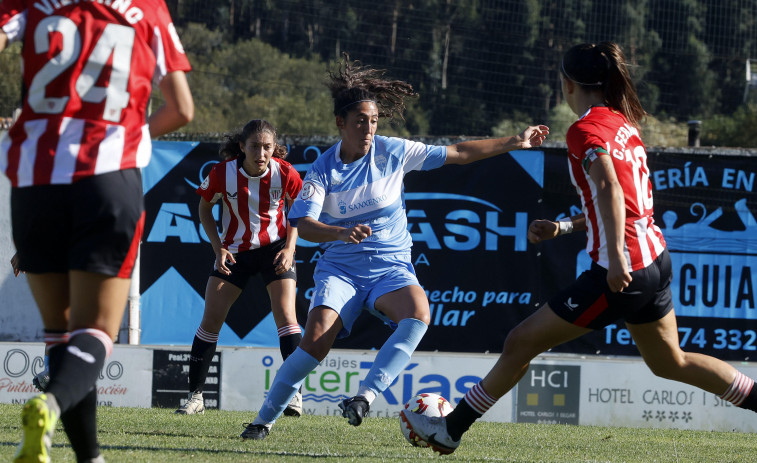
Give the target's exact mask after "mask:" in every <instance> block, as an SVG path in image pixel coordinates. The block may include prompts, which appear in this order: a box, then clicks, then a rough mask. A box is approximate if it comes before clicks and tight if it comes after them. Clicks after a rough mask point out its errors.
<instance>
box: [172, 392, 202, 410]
mask: <svg viewBox="0 0 757 463" xmlns="http://www.w3.org/2000/svg"><path fill="white" fill-rule="evenodd" d="M174 413H176V414H178V415H202V414H203V413H205V400H203V398H202V392H191V393H190V394H189V398H187V401H186V402H185V403H184V405H182V406H181V407H180V408H179V409H178V410H176V411H175V412H174Z"/></svg>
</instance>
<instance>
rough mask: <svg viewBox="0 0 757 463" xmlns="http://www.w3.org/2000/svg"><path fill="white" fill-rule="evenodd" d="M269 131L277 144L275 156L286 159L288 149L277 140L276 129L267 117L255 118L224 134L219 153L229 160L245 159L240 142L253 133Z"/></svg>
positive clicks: (274, 150) (242, 142) (274, 151)
mask: <svg viewBox="0 0 757 463" xmlns="http://www.w3.org/2000/svg"><path fill="white" fill-rule="evenodd" d="M263 132H268V133H270V134H271V135H272V136H273V142H274V143H275V144H276V146H275V147H274V149H273V157H276V158H280V159H284V158H285V157H287V154H288V153H287V149H286V147H285V146H281V145H279V144H278V143H277V142H276V129H275V128H274V127H273V124H271V123H270V122H268V121H266V120H265V119H253V120H251V121H250V122H248V123H247V124H245V126H244V127H242V128H241V129H239V130H237V131H235V132H232V133H227V134H225V135H224V136H223V141H222V142H221V147H220V148H219V149H218V154H219V155H220V156H221V158H222V159H223V160H229V159H233V158H240V159H242V160H244V151H242V149H241V148H240V147H239V144H240V143H241V144H243V145H244V143H245V142H246V141H247V139H249V138H250V137H251V136H252V135H255V134H258V133H263Z"/></svg>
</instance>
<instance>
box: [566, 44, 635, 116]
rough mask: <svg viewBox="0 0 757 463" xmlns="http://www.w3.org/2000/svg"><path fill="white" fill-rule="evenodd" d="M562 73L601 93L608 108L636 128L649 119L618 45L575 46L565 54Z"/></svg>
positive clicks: (584, 86)
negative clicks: (619, 113)
mask: <svg viewBox="0 0 757 463" xmlns="http://www.w3.org/2000/svg"><path fill="white" fill-rule="evenodd" d="M560 70H561V72H562V73H563V75H564V76H565V77H566V78H568V79H570V80H572V81H573V82H575V83H576V84H578V85H580V86H581V87H582V88H584V89H585V90H593V89H601V91H602V95H603V97H604V100H605V103H606V104H607V106H609V107H611V108H613V109H615V110H617V111H620V112H621V113H622V114H623V115H624V116H625V117H626V119H628V122H630V123H631V124H632V125H633V126H634V127H637V128H638V127H639V124H640V123H641V121H642V119H643V118H644V116H646V114H647V113H646V111H644V108H643V107H642V106H641V101H639V96H638V94H637V93H636V86H635V85H634V83H633V81H632V80H631V75H630V73H629V72H628V63H627V62H626V57H625V56H624V55H623V51H622V50H621V49H620V47H619V46H618V45H617V44H616V43H613V42H601V43H599V44H596V45H595V44H591V43H582V44H579V45H575V46H574V47H572V48H570V49H569V50H568V51H567V52H566V53H565V56H564V57H563V60H562V63H561V64H560Z"/></svg>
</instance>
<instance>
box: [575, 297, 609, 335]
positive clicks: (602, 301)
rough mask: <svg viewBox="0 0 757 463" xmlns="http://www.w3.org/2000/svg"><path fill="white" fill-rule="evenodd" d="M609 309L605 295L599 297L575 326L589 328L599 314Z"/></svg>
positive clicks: (578, 319)
mask: <svg viewBox="0 0 757 463" xmlns="http://www.w3.org/2000/svg"><path fill="white" fill-rule="evenodd" d="M606 308H607V298H606V297H605V295H604V294H602V295H601V296H599V299H597V300H596V301H594V303H593V304H592V305H591V306H589V308H588V309H586V312H584V313H582V314H581V316H580V317H578V318H577V319H576V321H574V322H573V324H574V325H577V326H583V327H587V326H589V323H591V322H593V321H594V320H595V319H596V318H597V317H598V316H599V314H601V313H602V312H604V311H605V309H606Z"/></svg>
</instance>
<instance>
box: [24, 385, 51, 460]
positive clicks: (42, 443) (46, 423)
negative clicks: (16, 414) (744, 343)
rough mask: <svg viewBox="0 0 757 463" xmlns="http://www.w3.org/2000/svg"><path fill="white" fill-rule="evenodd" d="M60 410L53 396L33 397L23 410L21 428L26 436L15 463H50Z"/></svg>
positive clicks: (41, 395)
mask: <svg viewBox="0 0 757 463" xmlns="http://www.w3.org/2000/svg"><path fill="white" fill-rule="evenodd" d="M59 415H60V408H59V407H58V402H57V401H56V400H55V397H54V396H52V395H46V394H40V395H38V396H35V397H32V398H31V399H29V400H28V401H26V403H25V404H24V408H23V409H22V410H21V426H22V428H23V432H24V435H23V437H22V439H21V443H20V444H19V445H18V450H17V451H16V456H15V457H14V458H13V461H14V463H48V462H49V461H50V447H51V446H52V444H53V433H54V432H55V424H56V423H57V422H58V416H59Z"/></svg>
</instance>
